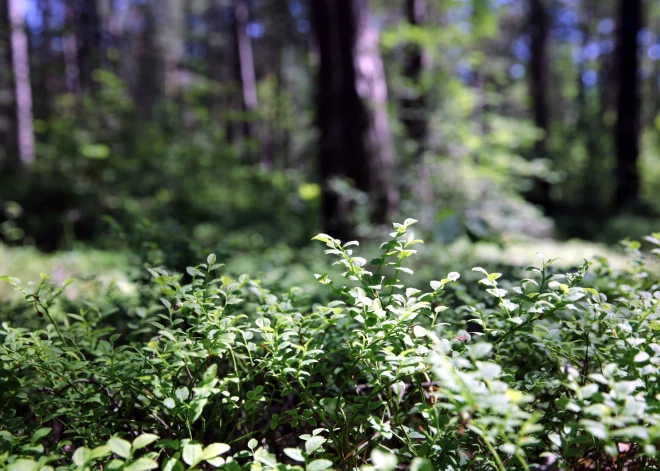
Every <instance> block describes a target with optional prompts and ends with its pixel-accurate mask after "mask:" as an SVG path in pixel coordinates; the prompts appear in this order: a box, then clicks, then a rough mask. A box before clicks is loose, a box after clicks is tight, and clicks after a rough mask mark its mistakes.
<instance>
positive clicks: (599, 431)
mask: <svg viewBox="0 0 660 471" xmlns="http://www.w3.org/2000/svg"><path fill="white" fill-rule="evenodd" d="M580 424H581V425H582V426H583V427H584V428H585V429H586V430H587V432H589V433H590V434H591V435H592V436H593V437H594V438H599V439H601V440H607V429H606V428H605V425H603V424H602V423H600V422H596V421H595V420H587V419H583V420H581V421H580Z"/></svg>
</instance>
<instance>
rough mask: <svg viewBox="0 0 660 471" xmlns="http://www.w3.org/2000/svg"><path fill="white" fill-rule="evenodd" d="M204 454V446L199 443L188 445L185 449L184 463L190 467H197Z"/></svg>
mask: <svg viewBox="0 0 660 471" xmlns="http://www.w3.org/2000/svg"><path fill="white" fill-rule="evenodd" d="M202 452H203V450H202V445H200V444H199V443H188V444H187V445H186V446H184V447H183V454H182V458H183V461H184V462H185V463H186V464H187V465H188V466H195V465H196V464H197V463H199V462H200V461H201V460H202Z"/></svg>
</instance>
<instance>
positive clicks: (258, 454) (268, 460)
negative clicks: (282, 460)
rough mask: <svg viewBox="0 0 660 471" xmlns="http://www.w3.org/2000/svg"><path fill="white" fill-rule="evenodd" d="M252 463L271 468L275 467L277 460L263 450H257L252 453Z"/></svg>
mask: <svg viewBox="0 0 660 471" xmlns="http://www.w3.org/2000/svg"><path fill="white" fill-rule="evenodd" d="M254 461H257V462H259V463H262V464H265V465H266V466H269V467H271V468H274V467H275V466H277V459H276V458H275V455H273V454H272V453H268V452H267V451H266V450H264V449H263V448H259V449H258V450H257V451H255V452H254Z"/></svg>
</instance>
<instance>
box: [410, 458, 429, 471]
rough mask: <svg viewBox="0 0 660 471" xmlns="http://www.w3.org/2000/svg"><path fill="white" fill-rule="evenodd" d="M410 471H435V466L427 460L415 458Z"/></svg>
mask: <svg viewBox="0 0 660 471" xmlns="http://www.w3.org/2000/svg"><path fill="white" fill-rule="evenodd" d="M410 471H433V466H431V462H430V461H429V460H427V459H426V458H415V459H413V460H412V462H411V463H410Z"/></svg>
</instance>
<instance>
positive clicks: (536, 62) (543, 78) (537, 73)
mask: <svg viewBox="0 0 660 471" xmlns="http://www.w3.org/2000/svg"><path fill="white" fill-rule="evenodd" d="M548 34H549V18H548V13H547V11H546V5H545V0H529V35H530V38H531V47H530V53H531V54H530V62H529V87H530V92H531V96H532V110H533V111H532V114H533V118H534V124H535V126H536V127H537V128H538V129H540V130H542V131H543V136H541V137H540V138H538V139H537V140H536V144H535V147H534V152H535V154H536V157H537V158H547V157H548V145H547V143H548V139H547V137H548V132H549V131H550V107H549V103H548V86H547V85H548V80H549V79H550V64H549V58H548ZM529 199H530V200H531V201H532V202H533V203H535V204H538V205H540V206H542V207H543V208H545V209H546V210H548V209H550V185H549V184H548V183H547V182H545V181H537V182H536V184H535V188H534V189H533V191H532V194H531V195H530V198H529Z"/></svg>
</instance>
